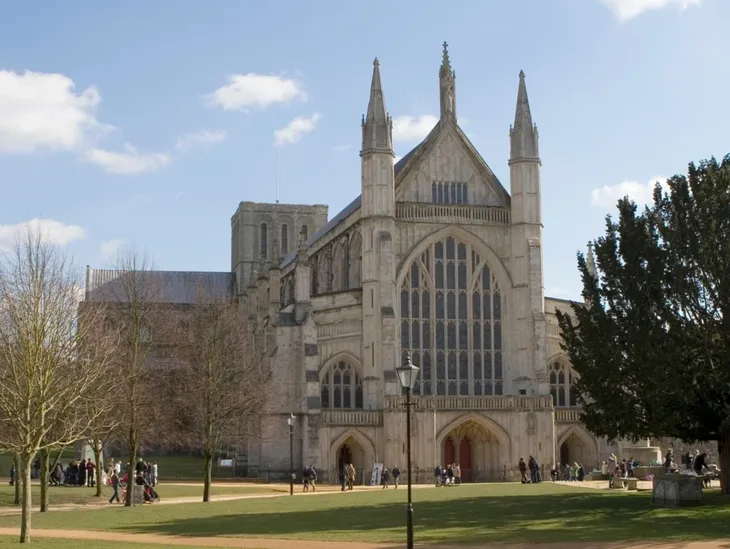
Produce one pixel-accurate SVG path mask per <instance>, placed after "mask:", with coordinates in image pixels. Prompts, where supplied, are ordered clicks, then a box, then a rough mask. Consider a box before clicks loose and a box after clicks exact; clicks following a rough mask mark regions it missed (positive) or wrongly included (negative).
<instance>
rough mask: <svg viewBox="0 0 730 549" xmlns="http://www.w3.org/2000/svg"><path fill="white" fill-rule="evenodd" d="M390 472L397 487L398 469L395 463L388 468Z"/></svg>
mask: <svg viewBox="0 0 730 549" xmlns="http://www.w3.org/2000/svg"><path fill="white" fill-rule="evenodd" d="M390 474H391V475H393V484H394V485H395V487H396V488H398V477H400V469H398V466H397V465H396V466H395V467H393V468H392V469H391V470H390Z"/></svg>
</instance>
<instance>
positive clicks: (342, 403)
mask: <svg viewBox="0 0 730 549" xmlns="http://www.w3.org/2000/svg"><path fill="white" fill-rule="evenodd" d="M321 398H322V404H321V405H322V408H323V409H326V408H340V409H346V410H347V409H356V410H362V408H363V396H362V379H360V376H359V375H357V372H355V368H354V367H353V366H352V364H350V363H349V362H345V361H344V360H341V361H339V362H337V363H336V364H333V365H332V367H331V368H330V369H329V371H328V372H327V373H326V374H325V376H324V379H323V380H322V383H321Z"/></svg>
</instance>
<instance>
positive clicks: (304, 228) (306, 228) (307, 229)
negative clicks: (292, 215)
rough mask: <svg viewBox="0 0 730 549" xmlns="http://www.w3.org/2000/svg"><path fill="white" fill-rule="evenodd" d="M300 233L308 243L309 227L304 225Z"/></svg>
mask: <svg viewBox="0 0 730 549" xmlns="http://www.w3.org/2000/svg"><path fill="white" fill-rule="evenodd" d="M300 234H301V235H302V240H303V241H304V242H305V243H306V242H307V240H309V227H307V226H306V225H302V231H301V233H300Z"/></svg>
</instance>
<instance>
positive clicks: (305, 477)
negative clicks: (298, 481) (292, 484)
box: [302, 463, 317, 492]
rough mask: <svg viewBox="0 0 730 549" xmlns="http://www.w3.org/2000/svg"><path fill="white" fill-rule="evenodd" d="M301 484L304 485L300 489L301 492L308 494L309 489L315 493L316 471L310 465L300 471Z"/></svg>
mask: <svg viewBox="0 0 730 549" xmlns="http://www.w3.org/2000/svg"><path fill="white" fill-rule="evenodd" d="M302 484H303V485H304V486H303V487H302V491H303V492H309V489H310V488H311V489H312V492H316V491H317V470H316V469H315V468H314V467H313V466H312V464H311V463H310V464H309V465H308V466H306V467H305V468H304V470H303V471H302Z"/></svg>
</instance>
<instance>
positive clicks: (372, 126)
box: [360, 57, 395, 156]
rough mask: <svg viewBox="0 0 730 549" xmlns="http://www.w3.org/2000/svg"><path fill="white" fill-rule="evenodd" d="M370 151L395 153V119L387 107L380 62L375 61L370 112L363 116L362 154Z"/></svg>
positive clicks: (369, 105) (369, 103)
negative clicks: (389, 113) (381, 79)
mask: <svg viewBox="0 0 730 549" xmlns="http://www.w3.org/2000/svg"><path fill="white" fill-rule="evenodd" d="M368 152H390V153H391V154H393V156H395V153H393V120H392V119H391V117H390V116H389V115H388V111H387V110H386V108H385V98H384V97H383V86H382V84H381V82H380V62H379V61H378V58H377V57H376V58H375V61H373V80H372V83H371V84H370V101H369V102H368V113H367V114H366V115H365V116H363V118H362V150H361V151H360V155H361V156H362V155H363V154H365V153H368Z"/></svg>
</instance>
